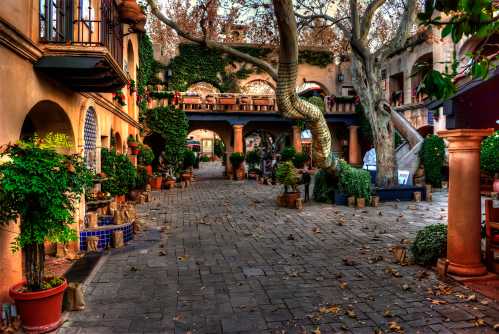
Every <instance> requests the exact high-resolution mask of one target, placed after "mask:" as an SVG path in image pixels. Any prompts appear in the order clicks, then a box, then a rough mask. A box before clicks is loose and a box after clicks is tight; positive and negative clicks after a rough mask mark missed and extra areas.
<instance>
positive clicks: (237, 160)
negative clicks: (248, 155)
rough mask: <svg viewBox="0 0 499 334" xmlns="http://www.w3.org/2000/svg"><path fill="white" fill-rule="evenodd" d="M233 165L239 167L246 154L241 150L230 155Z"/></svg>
mask: <svg viewBox="0 0 499 334" xmlns="http://www.w3.org/2000/svg"><path fill="white" fill-rule="evenodd" d="M229 159H230V163H231V164H232V167H234V168H239V166H241V164H242V163H243V161H244V155H243V154H242V153H240V152H234V153H232V154H231V155H230V157H229Z"/></svg>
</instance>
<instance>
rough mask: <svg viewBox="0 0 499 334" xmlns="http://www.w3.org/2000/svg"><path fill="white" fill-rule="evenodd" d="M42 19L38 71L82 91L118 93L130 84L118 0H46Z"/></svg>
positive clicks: (42, 10)
mask: <svg viewBox="0 0 499 334" xmlns="http://www.w3.org/2000/svg"><path fill="white" fill-rule="evenodd" d="M39 18H40V21H39V24H40V43H42V44H43V47H42V49H43V57H42V58H41V59H40V60H39V61H38V62H37V63H36V64H35V68H36V69H37V70H38V71H40V72H42V73H45V74H47V75H49V76H51V77H53V78H55V79H57V80H59V81H61V82H62V83H64V84H65V85H67V86H69V87H70V88H71V89H73V90H75V91H79V92H113V91H115V90H116V89H118V88H121V87H123V86H124V85H125V84H126V83H127V81H128V79H127V76H126V74H125V72H124V71H123V69H122V66H123V30H122V29H123V28H122V24H121V23H120V21H119V17H118V8H117V5H116V3H115V0H57V1H54V0H40V17H39Z"/></svg>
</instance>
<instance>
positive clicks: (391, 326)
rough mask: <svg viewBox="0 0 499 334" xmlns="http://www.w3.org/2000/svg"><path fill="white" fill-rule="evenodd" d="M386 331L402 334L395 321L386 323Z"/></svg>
mask: <svg viewBox="0 0 499 334" xmlns="http://www.w3.org/2000/svg"><path fill="white" fill-rule="evenodd" d="M388 329H389V330H391V331H392V332H395V333H403V332H404V330H403V329H402V327H401V326H400V325H399V324H398V323H397V322H395V321H390V322H389V323H388Z"/></svg>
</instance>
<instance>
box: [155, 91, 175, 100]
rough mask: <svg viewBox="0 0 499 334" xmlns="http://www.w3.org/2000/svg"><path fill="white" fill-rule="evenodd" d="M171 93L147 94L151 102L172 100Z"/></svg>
mask: <svg viewBox="0 0 499 334" xmlns="http://www.w3.org/2000/svg"><path fill="white" fill-rule="evenodd" d="M173 95H174V93H173V92H149V97H150V98H151V99H153V100H163V99H172V98H173Z"/></svg>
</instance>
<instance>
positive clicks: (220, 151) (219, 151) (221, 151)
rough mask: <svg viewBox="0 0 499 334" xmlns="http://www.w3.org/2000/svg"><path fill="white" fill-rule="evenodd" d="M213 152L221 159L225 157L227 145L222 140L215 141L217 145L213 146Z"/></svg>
mask: <svg viewBox="0 0 499 334" xmlns="http://www.w3.org/2000/svg"><path fill="white" fill-rule="evenodd" d="M213 152H214V153H215V155H216V156H217V157H219V158H220V157H222V156H225V144H224V142H223V141H222V140H221V139H215V144H214V145H213Z"/></svg>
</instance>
